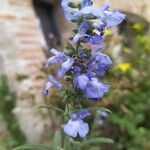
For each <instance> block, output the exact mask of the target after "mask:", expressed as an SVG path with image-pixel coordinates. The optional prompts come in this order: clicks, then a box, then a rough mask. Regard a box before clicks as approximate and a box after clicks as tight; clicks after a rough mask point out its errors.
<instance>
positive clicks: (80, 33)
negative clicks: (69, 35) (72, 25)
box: [72, 21, 91, 44]
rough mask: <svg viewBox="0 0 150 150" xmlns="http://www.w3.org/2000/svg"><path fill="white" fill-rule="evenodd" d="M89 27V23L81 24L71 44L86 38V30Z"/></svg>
mask: <svg viewBox="0 0 150 150" xmlns="http://www.w3.org/2000/svg"><path fill="white" fill-rule="evenodd" d="M90 26H91V23H89V22H86V21H84V22H82V23H81V24H80V26H79V28H78V33H77V34H76V35H75V36H74V38H73V40H72V42H73V44H76V43H77V42H78V41H79V40H80V39H83V38H84V37H88V36H89V35H87V34H86V32H87V30H88V28H89V27H90Z"/></svg>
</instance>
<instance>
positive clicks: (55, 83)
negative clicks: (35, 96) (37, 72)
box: [44, 75, 62, 95]
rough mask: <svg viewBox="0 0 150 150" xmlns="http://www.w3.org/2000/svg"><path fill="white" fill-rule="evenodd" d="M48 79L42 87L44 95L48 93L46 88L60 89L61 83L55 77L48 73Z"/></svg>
mask: <svg viewBox="0 0 150 150" xmlns="http://www.w3.org/2000/svg"><path fill="white" fill-rule="evenodd" d="M48 79H49V81H48V82H47V84H46V85H45V88H44V95H48V90H49V88H50V87H55V88H57V89H58V90H61V88H62V84H61V83H59V82H58V81H56V79H55V78H54V77H53V76H52V75H49V77H48Z"/></svg>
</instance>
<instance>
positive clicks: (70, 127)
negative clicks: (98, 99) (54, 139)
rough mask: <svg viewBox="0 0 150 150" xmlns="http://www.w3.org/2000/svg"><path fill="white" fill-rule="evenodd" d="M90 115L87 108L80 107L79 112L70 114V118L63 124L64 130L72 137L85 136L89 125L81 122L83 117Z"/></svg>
mask: <svg viewBox="0 0 150 150" xmlns="http://www.w3.org/2000/svg"><path fill="white" fill-rule="evenodd" d="M89 115H91V114H90V112H89V111H88V110H87V109H81V110H80V111H79V112H75V113H72V114H71V116H70V117H71V118H70V120H69V121H68V123H67V124H65V125H64V132H65V133H66V134H67V135H69V136H72V137H77V136H78V134H79V136H80V137H85V136H86V135H87V134H88V132H89V125H88V124H87V123H85V122H83V119H84V118H85V117H87V116H89Z"/></svg>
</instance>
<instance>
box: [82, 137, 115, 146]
mask: <svg viewBox="0 0 150 150" xmlns="http://www.w3.org/2000/svg"><path fill="white" fill-rule="evenodd" d="M97 143H113V140H111V139H109V138H104V137H99V138H98V137H94V138H90V139H88V140H85V141H83V142H82V145H88V144H97Z"/></svg>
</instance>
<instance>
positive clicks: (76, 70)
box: [73, 66, 81, 76]
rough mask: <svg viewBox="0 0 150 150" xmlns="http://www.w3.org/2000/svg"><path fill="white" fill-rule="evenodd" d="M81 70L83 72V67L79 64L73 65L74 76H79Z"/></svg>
mask: <svg viewBox="0 0 150 150" xmlns="http://www.w3.org/2000/svg"><path fill="white" fill-rule="evenodd" d="M80 72H81V67H79V66H74V67H73V75H74V76H78V75H79V74H80Z"/></svg>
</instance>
